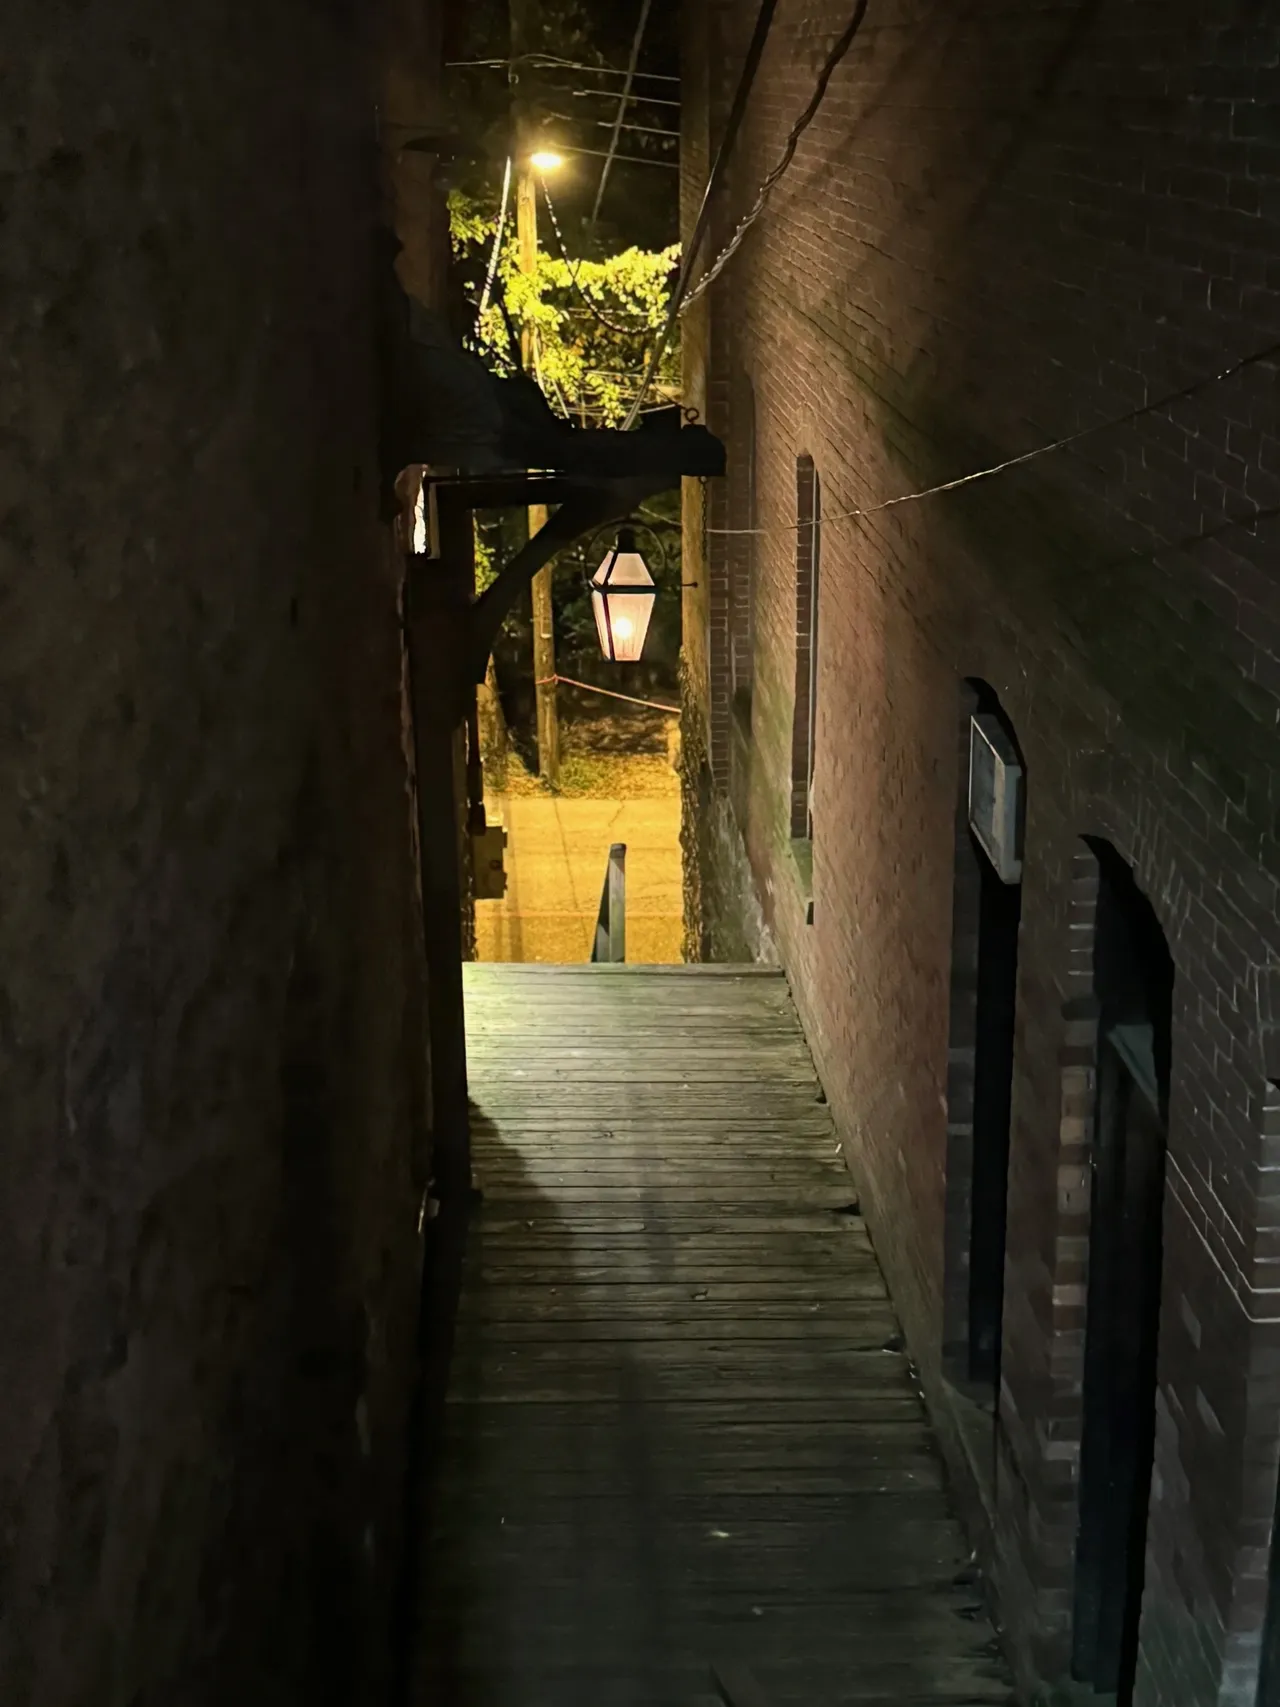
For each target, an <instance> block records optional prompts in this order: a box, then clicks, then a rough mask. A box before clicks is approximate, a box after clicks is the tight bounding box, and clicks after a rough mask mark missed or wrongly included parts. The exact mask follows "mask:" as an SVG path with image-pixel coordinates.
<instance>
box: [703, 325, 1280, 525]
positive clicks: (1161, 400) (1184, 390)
mask: <svg viewBox="0 0 1280 1707" xmlns="http://www.w3.org/2000/svg"><path fill="white" fill-rule="evenodd" d="M1275 358H1280V340H1277V341H1276V342H1274V343H1271V344H1265V345H1264V346H1263V347H1262V348H1261V349H1260V350H1253V351H1251V352H1250V354H1249V355H1247V356H1241V357H1240V359H1239V360H1238V361H1234V362H1232V363H1231V365H1230V367H1224V368H1222V369H1220V370H1219V371H1218V372H1217V373H1211V374H1204V375H1202V376H1201V377H1200V378H1199V379H1193V380H1191V381H1190V383H1189V384H1187V385H1183V386H1180V387H1179V388H1178V389H1177V390H1176V391H1169V392H1166V393H1165V394H1164V395H1163V396H1162V397H1156V398H1153V399H1152V400H1151V401H1150V402H1149V403H1142V404H1139V406H1138V407H1137V408H1136V409H1130V410H1128V411H1127V412H1126V413H1125V414H1123V415H1116V416H1114V417H1112V418H1111V419H1109V420H1106V421H1097V422H1095V423H1094V425H1093V426H1091V427H1081V428H1079V429H1078V430H1077V431H1076V432H1074V433H1066V434H1064V435H1063V437H1062V438H1059V439H1051V440H1050V441H1049V442H1048V443H1047V444H1042V445H1037V446H1036V447H1035V448H1034V450H1026V451H1023V452H1022V453H1021V455H1019V456H1010V457H1006V458H1005V460H1004V461H1003V462H994V463H992V464H991V465H990V466H989V467H987V468H976V469H974V470H973V471H972V473H969V474H961V475H958V476H957V477H956V478H955V479H954V480H943V481H940V482H939V483H938V484H937V485H936V486H926V487H924V488H923V489H921V490H920V491H917V492H903V493H900V494H899V496H898V497H896V498H882V499H881V500H880V502H879V503H878V504H867V505H864V506H862V507H861V508H859V509H856V510H835V511H832V512H830V513H824V514H823V517H822V521H823V523H824V525H825V524H826V523H827V522H846V521H851V520H854V519H855V518H857V517H861V516H878V515H880V514H881V512H882V511H884V510H892V509H896V508H897V506H898V505H899V504H916V503H919V502H920V500H921V499H922V498H933V497H936V496H937V495H938V494H939V493H940V492H954V491H955V490H956V488H957V487H960V486H970V485H972V484H973V482H974V481H975V480H989V479H990V478H991V476H992V475H993V474H1003V473H1005V472H1006V470H1008V469H1010V468H1020V467H1021V466H1022V465H1023V464H1024V463H1027V462H1034V461H1035V460H1036V459H1037V458H1038V457H1042V456H1048V455H1049V454H1050V453H1051V452H1052V451H1058V450H1066V449H1067V448H1068V447H1069V446H1070V445H1076V444H1079V443H1080V442H1081V440H1082V439H1089V438H1093V437H1094V436H1095V435H1096V434H1098V433H1106V432H1110V431H1112V430H1113V429H1114V428H1116V427H1126V426H1128V425H1129V424H1130V422H1132V421H1139V420H1141V419H1142V417H1143V416H1144V415H1155V414H1159V413H1160V412H1161V411H1163V410H1165V409H1171V408H1172V407H1173V405H1174V404H1175V403H1182V402H1184V401H1185V400H1186V399H1187V398H1188V397H1194V396H1195V395H1196V394H1197V393H1198V392H1201V391H1205V390H1207V389H1208V388H1209V387H1210V386H1212V385H1220V384H1221V383H1222V382H1223V381H1224V380H1227V379H1232V378H1234V376H1235V375H1236V374H1238V373H1243V372H1244V370H1245V369H1246V368H1250V367H1255V366H1256V365H1257V364H1258V363H1259V362H1265V361H1270V360H1272V359H1275ZM808 525H809V524H808V523H807V522H795V523H788V524H787V525H786V526H785V527H775V528H708V529H707V532H708V533H713V534H717V535H725V534H734V535H743V534H752V535H766V534H775V535H781V534H792V533H796V532H798V531H799V529H800V528H803V527H807V526H808Z"/></svg>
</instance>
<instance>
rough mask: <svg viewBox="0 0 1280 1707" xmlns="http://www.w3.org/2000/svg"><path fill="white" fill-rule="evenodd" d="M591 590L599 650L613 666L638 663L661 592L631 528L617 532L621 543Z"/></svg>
mask: <svg viewBox="0 0 1280 1707" xmlns="http://www.w3.org/2000/svg"><path fill="white" fill-rule="evenodd" d="M590 587H591V608H592V610H593V611H594V612H595V619H596V629H597V632H598V633H599V635H600V650H601V651H602V652H603V653H604V655H605V657H606V658H608V659H609V661H610V663H613V664H634V663H636V662H638V660H639V658H640V654H641V653H642V652H643V651H644V642H645V636H646V635H647V634H648V632H649V619H650V617H651V616H652V615H653V599H654V594H655V593H656V592H657V590H658V589H657V587H655V586H654V584H653V576H652V575H651V574H650V573H649V571H648V569H647V568H646V566H645V561H644V558H643V557H641V555H640V553H639V552H638V551H637V550H636V536H635V534H634V533H633V532H632V530H631V529H630V528H620V529H619V530H618V543H617V544H616V545H615V546H614V548H613V550H612V551H611V552H609V553H608V555H607V556H606V557H605V558H604V560H603V561H602V563H601V564H600V567H599V568H598V569H597V570H596V572H595V574H594V575H593V576H592V577H591V581H590Z"/></svg>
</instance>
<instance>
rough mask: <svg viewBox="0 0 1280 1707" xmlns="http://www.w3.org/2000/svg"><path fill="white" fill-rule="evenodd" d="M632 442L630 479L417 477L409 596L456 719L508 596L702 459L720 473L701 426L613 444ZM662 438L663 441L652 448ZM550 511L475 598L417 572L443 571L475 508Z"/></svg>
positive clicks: (719, 458) (485, 659) (453, 582)
mask: <svg viewBox="0 0 1280 1707" xmlns="http://www.w3.org/2000/svg"><path fill="white" fill-rule="evenodd" d="M624 436H625V437H627V438H634V440H635V441H636V444H635V459H634V460H635V472H634V473H623V474H617V473H613V472H609V473H600V474H596V473H591V472H585V471H584V472H575V473H572V474H557V473H529V472H513V473H510V474H495V475H480V476H475V475H463V474H458V473H456V472H452V471H447V470H438V469H430V468H427V469H424V470H423V485H424V490H425V492H426V495H427V496H426V510H427V514H428V518H429V523H430V525H429V530H428V531H429V536H430V537H429V539H428V549H427V551H426V552H424V553H415V554H414V555H413V558H412V561H413V562H414V563H415V564H416V565H417V566H418V570H417V572H416V573H415V574H414V575H413V577H412V586H411V599H412V602H414V603H415V604H422V603H425V604H427V605H429V606H431V607H432V610H433V617H434V619H435V620H436V621H438V622H441V623H443V624H444V625H446V626H447V627H448V629H449V634H448V637H447V654H448V659H449V671H450V675H451V677H452V678H453V680H452V683H451V692H450V695H449V699H450V702H451V711H452V713H453V715H454V716H455V718H456V719H458V720H460V719H461V718H462V716H463V715H464V714H465V710H466V703H467V698H468V695H469V694H470V693H471V691H472V690H473V689H474V688H475V686H476V685H477V684H479V683H481V682H483V681H484V678H485V672H486V670H487V669H488V664H489V658H490V655H491V654H492V652H493V647H494V643H495V642H496V640H497V637H498V633H499V630H500V629H501V627H502V624H503V622H504V621H505V620H506V618H507V616H508V615H509V614H510V612H511V611H512V609H513V608H514V607H515V604H516V601H517V599H518V598H519V597H520V595H521V593H522V592H523V591H524V589H525V588H526V587H527V586H528V585H529V583H530V582H531V581H532V580H533V578H534V576H535V575H536V574H537V573H538V571H539V570H540V569H542V568H545V566H546V565H547V564H548V563H549V562H550V561H551V560H552V558H554V557H556V556H558V555H559V553H560V552H562V551H565V550H567V549H568V548H569V547H570V546H572V545H574V544H576V543H577V542H578V541H579V540H580V539H581V538H582V537H583V536H584V535H586V534H590V533H592V532H594V531H598V530H599V529H600V528H602V527H604V526H606V525H608V524H610V523H616V522H620V521H622V520H624V519H625V518H627V517H628V516H630V514H631V513H632V511H633V510H635V509H636V508H637V507H638V506H639V505H640V504H642V503H644V501H645V500H646V499H648V498H653V497H656V496H657V494H658V493H659V492H665V491H668V490H670V489H671V488H672V487H674V486H677V485H679V483H680V480H681V479H682V478H683V477H684V476H685V475H702V474H705V473H706V471H707V466H708V461H709V460H711V461H714V462H716V463H717V464H718V471H720V472H722V471H723V466H724V451H723V447H722V446H721V445H720V443H719V441H718V440H715V439H713V438H711V435H710V434H708V433H707V432H706V430H705V428H698V427H683V428H679V429H678V430H676V431H674V432H663V431H661V430H656V431H643V432H637V433H635V434H634V435H630V434H628V435H621V434H619V435H618V437H619V438H622V437H624ZM662 441H665V442H662ZM532 505H541V506H544V507H546V508H548V509H551V512H552V513H551V515H550V516H549V518H548V519H547V521H546V522H545V523H544V524H543V525H542V527H540V528H539V529H538V531H537V532H536V533H535V534H534V535H533V536H532V537H531V538H530V540H529V541H528V543H527V544H525V545H523V546H522V547H521V548H520V550H519V551H517V552H516V554H515V555H514V557H512V558H511V559H510V561H509V562H507V563H506V564H504V566H503V567H502V569H501V570H500V571H499V573H498V575H497V577H496V578H495V579H494V581H493V582H492V583H491V584H490V585H489V586H488V587H486V588H485V590H484V592H483V593H481V594H480V596H479V598H475V597H473V596H472V595H471V594H470V592H469V591H466V590H463V589H462V588H461V586H460V583H459V580H458V578H457V576H456V575H452V574H448V573H445V574H442V575H441V577H440V578H439V580H438V581H437V582H436V585H435V586H434V587H433V586H431V585H430V583H431V582H433V581H435V580H436V578H435V577H433V576H431V575H430V574H429V573H428V574H425V575H424V574H423V573H422V571H424V570H426V569H427V565H428V563H429V562H431V561H432V560H434V561H436V562H440V563H441V568H442V570H447V569H448V567H449V564H448V562H447V561H442V560H448V559H450V558H451V557H456V554H457V551H458V550H459V549H460V547H459V546H458V544H457V541H458V537H459V536H458V531H457V530H458V523H459V522H460V521H466V522H467V526H468V530H469V517H470V514H471V513H472V512H474V511H476V510H484V509H505V508H516V507H519V508H527V507H530V506H532Z"/></svg>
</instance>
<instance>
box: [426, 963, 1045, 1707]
mask: <svg viewBox="0 0 1280 1707" xmlns="http://www.w3.org/2000/svg"><path fill="white" fill-rule="evenodd" d="M467 1019H468V1028H469V1033H470V1038H471V1044H470V1058H471V1068H472V1081H471V1095H472V1099H473V1103H474V1117H473V1142H474V1145H475V1175H476V1181H477V1185H478V1186H479V1187H480V1189H481V1190H482V1191H483V1203H482V1205H481V1207H480V1208H479V1209H478V1211H477V1212H476V1214H475V1216H474V1219H473V1222H472V1227H471V1233H470V1238H469V1245H468V1252H467V1258H466V1269H465V1276H464V1281H463V1292H462V1302H461V1308H460V1312H459V1323H458V1337H457V1342H456V1345H455V1350H454V1358H453V1368H452V1374H451V1381H450V1387H449V1395H448V1405H447V1420H446V1423H445V1427H444V1440H443V1451H442V1453H441V1456H440V1462H439V1466H438V1477H437V1481H436V1485H435V1490H434V1498H433V1500H432V1503H431V1514H430V1520H429V1521H430V1525H431V1528H430V1540H429V1543H428V1547H427V1555H428V1560H429V1574H428V1580H427V1582H426V1583H425V1585H424V1591H423V1592H424V1598H423V1605H422V1619H423V1623H422V1629H423V1649H422V1656H421V1666H422V1669H421V1675H420V1677H419V1687H418V1690H417V1693H416V1695H415V1701H416V1702H418V1703H421V1704H423V1707H425V1704H426V1703H428V1702H448V1703H451V1704H454V1707H482V1704H483V1707H489V1704H494V1707H496V1704H497V1703H499V1702H508V1703H514V1702H519V1703H520V1704H521V1707H551V1704H552V1703H555V1704H556V1707H579V1704H581V1707H587V1704H588V1703H592V1704H597V1707H664V1704H666V1703H676V1702H680V1703H682V1704H685V1707H687V1704H689V1703H693V1702H696V1701H698V1700H700V1699H703V1698H709V1697H713V1695H714V1691H713V1688H712V1682H711V1669H710V1668H711V1667H712V1666H713V1665H714V1666H716V1667H717V1668H718V1669H719V1670H720V1673H721V1677H722V1680H724V1681H729V1680H730V1679H731V1678H732V1677H733V1676H734V1675H735V1671H737V1670H740V1668H741V1667H742V1666H744V1665H745V1666H746V1667H748V1668H749V1670H750V1672H751V1674H752V1675H753V1676H754V1678H755V1680H756V1682H757V1683H758V1685H759V1687H760V1688H761V1689H763V1691H764V1693H765V1698H766V1699H767V1700H769V1701H770V1702H775V1703H783V1702H795V1703H797V1707H799V1704H800V1703H816V1702H819V1701H821V1702H824V1703H831V1704H834V1703H839V1702H845V1701H848V1702H855V1701H856V1702H859V1703H864V1704H866V1707H871V1704H873V1703H884V1704H885V1707H887V1704H888V1703H890V1702H892V1703H895V1704H901V1703H907V1702H918V1703H926V1702H927V1703H937V1704H939V1707H943V1704H946V1707H955V1704H956V1703H959V1702H966V1703H980V1702H981V1703H995V1702H1005V1701H1009V1700H1011V1699H1012V1697H1011V1694H1010V1689H1009V1683H1008V1678H1007V1673H1006V1671H1005V1669H1004V1666H1003V1664H1002V1662H1001V1661H999V1660H998V1659H997V1658H995V1657H993V1656H994V1654H995V1651H996V1647H995V1641H994V1638H993V1634H992V1631H991V1627H990V1624H989V1623H988V1622H987V1619H986V1615H985V1612H984V1611H983V1608H982V1606H981V1604H980V1599H979V1595H980V1590H979V1589H978V1588H977V1587H976V1586H975V1577H974V1574H973V1572H972V1570H971V1569H970V1567H969V1564H968V1547H967V1545H966V1543H965V1540H964V1537H963V1536H962V1533H961V1529H960V1526H959V1524H958V1523H957V1522H956V1520H955V1518H954V1516H953V1515H952V1513H951V1510H950V1507H949V1502H948V1497H947V1493H946V1490H945V1487H944V1479H943V1471H942V1463H941V1459H940V1456H939V1454H938V1452H937V1450H936V1448H935V1445H934V1442H933V1440H932V1437H931V1433H930V1429H929V1426H928V1423H927V1421H926V1417H925V1411H924V1406H923V1403H922V1401H921V1399H920V1396H919V1394H918V1392H917V1391H916V1388H915V1386H914V1384H913V1379H912V1372H911V1368H910V1365H909V1363H908V1360H907V1357H906V1355H905V1353H904V1351H903V1349H902V1341H901V1337H900V1335H899V1333H898V1329H897V1324H896V1322H895V1318H894V1314H893V1310H892V1308H891V1306H890V1302H889V1299H888V1296H887V1294H886V1292H885V1286H884V1281H883V1279H882V1278H881V1275H880V1271H879V1268H878V1266H877V1264H876V1259H875V1255H874V1253H873V1251H872V1248H871V1244H870V1241H869V1239H868V1235H867V1230H866V1227H865V1225H864V1223H863V1221H862V1219H861V1217H860V1216H859V1215H858V1214H857V1213H856V1208H855V1206H853V1205H851V1202H850V1197H851V1190H850V1185H849V1178H848V1173H847V1171H846V1168H845V1165H844V1163H843V1161H842V1159H841V1157H840V1154H839V1151H838V1146H837V1143H836V1138H835V1133H834V1129H833V1126H832V1122H831V1118H830V1115H829V1113H828V1110H827V1107H826V1104H825V1102H824V1100H823V1099H822V1096H821V1092H820V1089H819V1086H818V1082H817V1079H816V1077H815V1075H814V1071H813V1067H812V1064H811V1062H810V1058H809V1054H808V1050H807V1048H806V1045H805V1042H804V1038H803V1035H802V1033H801V1030H800V1026H799V1023H798V1021H797V1018H796V1015H795V1011H794V1008H793V1007H792V1004H791V998H790V995H789V993H788V989H787V985H786V981H785V979H784V978H783V977H782V976H781V975H780V974H778V973H776V972H768V971H765V970H761V969H756V968H752V967H737V966H686V967H663V968H648V967H639V966H636V967H571V966H563V967H535V966H484V965H473V966H470V967H468V969H467ZM851 1210H853V1212H852V1213H851ZM744 1707H745V1704H744Z"/></svg>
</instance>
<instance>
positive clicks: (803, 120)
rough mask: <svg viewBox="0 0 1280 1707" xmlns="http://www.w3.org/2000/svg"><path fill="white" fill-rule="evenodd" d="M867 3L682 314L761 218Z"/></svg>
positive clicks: (835, 46) (864, 1)
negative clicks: (749, 203)
mask: <svg viewBox="0 0 1280 1707" xmlns="http://www.w3.org/2000/svg"><path fill="white" fill-rule="evenodd" d="M867 5H868V0H858V3H857V5H856V6H855V7H854V9H853V15H852V17H851V18H850V19H849V22H848V23H847V24H846V25H845V27H844V29H843V30H842V31H841V33H840V35H839V36H837V38H836V40H835V41H834V42H833V43H832V46H831V51H830V53H828V55H827V57H826V59H825V60H824V61H823V64H822V70H821V71H820V72H819V73H818V81H817V83H816V85H815V86H814V91H813V94H812V96H811V97H810V100H809V104H808V106H807V107H806V108H805V109H804V111H803V112H802V113H801V114H800V117H799V118H798V119H797V120H796V122H795V123H794V124H793V125H792V127H791V129H790V131H789V132H788V133H787V140H786V143H785V145H784V147H783V150H782V154H781V156H780V157H779V159H778V163H777V165H776V166H775V167H774V168H773V170H772V171H771V172H770V173H769V175H768V176H767V177H766V178H765V180H764V182H763V183H762V184H761V186H760V189H759V191H758V193H757V195H756V199H755V201H754V202H753V204H752V206H751V210H750V212H749V213H748V214H747V215H746V216H745V217H744V218H743V219H741V220H740V221H739V222H738V228H737V230H736V231H735V232H734V234H733V236H732V237H731V238H730V239H729V241H728V242H727V243H726V244H725V246H724V248H723V249H722V250H721V251H720V253H719V255H717V257H716V259H715V261H714V262H713V263H712V265H711V266H710V267H709V268H708V269H707V271H706V273H704V274H703V276H702V278H700V279H699V280H698V283H697V285H696V287H695V288H694V289H693V290H691V291H690V292H689V294H688V296H687V297H686V298H685V300H684V304H683V306H682V308H681V310H680V312H681V313H682V314H684V313H687V312H688V310H689V309H690V308H692V307H693V305H694V303H695V302H697V300H698V298H699V297H700V296H702V295H703V294H704V293H705V292H706V291H708V290H709V289H710V288H711V286H712V285H713V284H714V283H715V281H716V280H717V279H718V278H719V277H720V274H721V273H722V272H723V271H724V269H725V268H726V267H727V266H728V265H729V262H730V261H731V260H732V259H733V257H734V256H735V255H736V254H737V252H738V249H739V248H740V247H741V244H742V240H743V238H744V237H745V236H746V235H747V232H748V231H750V229H751V227H752V226H753V225H754V224H755V222H756V220H757V219H759V217H760V215H761V214H762V213H763V212H764V210H765V206H766V204H767V202H768V200H769V197H770V196H771V195H772V194H773V191H774V187H775V186H776V184H777V183H778V181H779V179H780V178H781V177H782V176H783V174H784V173H785V172H786V170H787V168H788V166H790V164H791V162H792V160H793V159H794V158H795V152H796V148H797V147H798V145H799V142H800V138H801V137H802V136H803V135H804V133H805V131H806V130H808V128H809V126H810V125H811V124H812V123H813V121H814V119H815V118H816V117H817V113H818V108H819V107H820V106H821V105H822V100H823V97H824V96H825V94H826V92H827V85H828V84H829V83H830V81H831V78H832V75H833V73H834V72H835V69H836V67H837V66H838V65H839V64H840V61H841V60H842V59H843V58H844V57H845V55H846V54H847V53H848V51H849V49H850V48H851V47H852V46H853V38H854V37H855V36H856V35H857V33H858V31H859V30H860V29H861V27H862V20H863V19H864V18H865V17H866V15H867Z"/></svg>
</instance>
